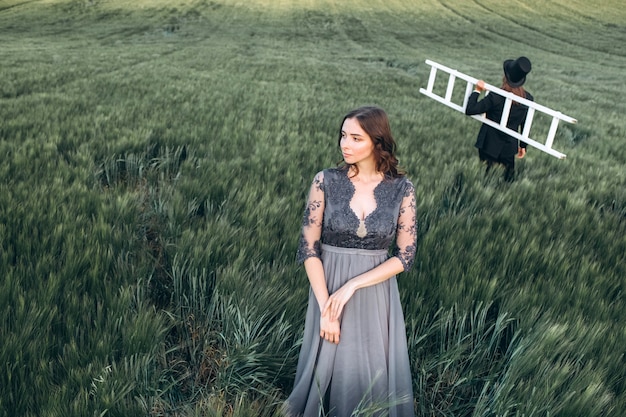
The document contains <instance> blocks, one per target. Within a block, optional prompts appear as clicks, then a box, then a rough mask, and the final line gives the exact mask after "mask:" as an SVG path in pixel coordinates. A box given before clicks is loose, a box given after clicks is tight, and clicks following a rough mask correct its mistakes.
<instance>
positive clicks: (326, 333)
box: [298, 172, 340, 343]
mask: <svg viewBox="0 0 626 417" xmlns="http://www.w3.org/2000/svg"><path fill="white" fill-rule="evenodd" d="M324 207H325V198H324V174H323V172H319V173H318V174H317V175H316V176H315V178H314V180H313V183H312V184H311V189H310V190H309V196H308V200H307V206H306V209H305V211H304V218H303V220H302V234H301V237H300V245H299V247H298V260H299V261H301V262H304V269H305V271H306V275H307V277H308V279H309V283H310V284H311V290H312V291H313V294H314V295H315V299H316V301H317V304H318V306H319V309H320V311H321V310H322V307H323V306H324V305H325V304H326V302H327V301H328V288H327V287H326V277H325V275H324V266H323V264H322V260H321V258H320V256H321V248H320V246H321V244H320V240H321V237H322V225H323V222H324ZM339 334H340V327H339V320H334V321H333V320H330V318H329V317H328V315H326V316H324V315H321V316H320V337H322V338H324V339H326V340H328V341H329V342H331V343H339Z"/></svg>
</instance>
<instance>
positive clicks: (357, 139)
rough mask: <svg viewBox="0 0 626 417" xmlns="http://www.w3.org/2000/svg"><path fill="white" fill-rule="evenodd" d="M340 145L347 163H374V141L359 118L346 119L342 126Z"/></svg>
mask: <svg viewBox="0 0 626 417" xmlns="http://www.w3.org/2000/svg"><path fill="white" fill-rule="evenodd" d="M339 147H340V148H341V153H342V154H343V160H344V161H345V162H346V164H360V163H363V162H372V163H374V162H375V160H374V142H373V141H372V138H370V135H368V134H367V133H366V132H365V131H364V130H363V128H361V125H360V124H359V121H358V120H357V119H346V120H345V121H344V122H343V125H342V126H341V140H340V141H339Z"/></svg>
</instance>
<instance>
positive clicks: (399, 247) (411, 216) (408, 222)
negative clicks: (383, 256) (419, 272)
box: [394, 181, 417, 271]
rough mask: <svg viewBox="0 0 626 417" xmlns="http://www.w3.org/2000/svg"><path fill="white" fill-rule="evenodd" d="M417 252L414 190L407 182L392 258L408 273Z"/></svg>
mask: <svg viewBox="0 0 626 417" xmlns="http://www.w3.org/2000/svg"><path fill="white" fill-rule="evenodd" d="M416 250H417V220H416V215H415V188H414V187H413V184H412V183H411V182H410V181H407V183H406V187H405V190H404V196H403V197H402V203H401V205H400V214H399V215H398V226H397V230H396V249H395V251H394V256H396V257H397V258H398V259H400V262H402V265H404V270H405V271H408V270H409V269H411V266H412V265H413V260H414V259H415V251H416Z"/></svg>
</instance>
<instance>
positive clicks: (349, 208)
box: [346, 172, 385, 223]
mask: <svg viewBox="0 0 626 417" xmlns="http://www.w3.org/2000/svg"><path fill="white" fill-rule="evenodd" d="M346 180H347V181H348V183H349V184H350V187H351V188H352V194H351V195H350V196H349V198H348V199H347V203H346V204H347V205H348V210H350V212H351V213H352V215H353V216H354V218H355V219H356V221H357V222H358V223H361V221H362V222H363V223H365V222H366V221H367V219H368V218H369V217H371V215H372V214H374V213H376V211H377V210H378V208H379V207H380V204H379V202H378V199H377V198H376V192H377V191H378V187H380V185H381V184H382V183H383V182H385V178H383V179H382V180H380V181H379V182H378V184H376V186H375V187H374V189H373V190H372V194H373V195H374V203H375V204H376V207H374V210H372V211H371V212H369V213H368V214H367V215H365V216H364V217H363V218H361V217H360V216H359V215H358V213H357V212H356V211H354V209H353V208H352V206H351V205H350V203H351V202H352V199H353V198H354V195H355V194H356V187H355V185H354V183H353V182H352V180H351V179H350V177H349V176H348V172H346Z"/></svg>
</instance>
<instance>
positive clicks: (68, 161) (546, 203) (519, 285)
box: [0, 0, 626, 417]
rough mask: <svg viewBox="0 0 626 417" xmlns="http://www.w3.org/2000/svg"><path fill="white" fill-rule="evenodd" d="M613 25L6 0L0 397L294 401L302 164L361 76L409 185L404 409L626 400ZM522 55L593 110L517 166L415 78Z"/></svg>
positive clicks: (351, 4)
mask: <svg viewBox="0 0 626 417" xmlns="http://www.w3.org/2000/svg"><path fill="white" fill-rule="evenodd" d="M625 29H626V11H625V9H624V7H623V5H622V4H621V2H620V1H617V0H603V1H600V2H596V4H588V2H584V1H571V0H570V1H565V0H556V1H553V2H548V3H546V2H543V1H539V0H529V1H525V2H521V1H512V0H511V1H505V2H497V1H495V0H474V1H463V0H424V1H412V0H386V1H381V0H372V1H369V0H346V1H342V2H339V1H333V0H318V1H313V0H276V1H270V0H248V1H244V0H210V1H204V0H188V1H179V2H171V1H165V0H137V1H135V2H132V3H130V2H124V1H121V0H32V1H24V0H0V44H1V45H2V46H1V47H0V59H1V62H2V64H0V120H2V122H1V123H0V152H1V154H2V155H3V156H4V163H3V164H2V165H0V178H1V179H2V181H0V220H1V222H0V271H1V272H2V278H0V290H1V291H0V294H1V295H0V314H1V315H2V318H1V319H0V340H1V342H0V365H2V369H1V370H0V417H4V416H7V417H8V416H18V415H19V416H64V417H67V416H86V415H93V416H105V415H107V416H135V415H137V416H139V415H145V416H185V417H190V416H232V417H242V416H255V417H256V416H278V415H280V404H281V402H282V401H284V399H285V398H286V396H287V395H288V394H289V392H290V389H291V385H292V383H293V377H294V374H295V366H296V361H297V354H298V349H299V343H300V338H301V334H302V327H303V323H304V311H305V308H306V300H307V294H308V282H307V279H306V275H305V274H304V271H303V268H302V267H301V266H300V265H298V264H297V263H296V261H295V251H296V247H297V244H298V237H299V228H300V225H301V216H302V213H303V210H304V203H305V198H306V192H307V191H308V187H309V184H310V182H311V180H312V179H313V176H314V175H315V173H316V172H318V171H320V170H322V169H324V168H327V167H332V166H335V165H336V164H337V162H338V161H339V159H340V157H341V155H340V153H339V152H338V150H337V148H336V144H337V142H336V138H337V131H338V128H339V123H340V122H341V119H342V117H343V115H344V114H345V113H346V112H347V111H349V110H350V109H352V108H355V107H357V106H360V105H365V104H376V105H379V106H381V107H383V108H384V109H385V110H386V111H387V113H388V115H389V117H390V121H391V127H392V131H393V134H394V137H395V138H396V141H397V142H398V155H399V158H400V164H401V166H402V167H403V168H404V169H405V170H406V172H407V175H408V176H409V177H410V178H411V180H412V181H413V183H414V184H415V188H416V193H417V203H418V206H417V209H418V222H419V223H418V227H419V238H418V252H417V257H416V260H415V265H414V266H413V268H412V270H411V271H409V272H407V273H403V274H401V275H400V276H399V277H398V282H399V286H400V291H401V297H402V302H403V309H404V314H405V318H406V324H407V335H408V339H409V355H410V359H411V366H412V375H413V388H414V394H415V399H416V401H415V412H416V416H433V417H434V416H455V417H456V416H468V417H469V416H471V417H487V416H502V417H505V416H506V417H511V416H516V417H530V416H555V417H557V416H558V417H577V416H580V417H593V416H598V417H599V416H609V417H613V416H614V417H620V416H623V415H626V380H625V379H624V375H625V371H626V347H625V346H626V327H625V326H624V321H623V320H624V317H625V315H626V304H625V301H624V287H625V285H626V281H625V279H624V278H625V277H626V170H625V169H624V167H625V166H626V119H625V118H624V117H623V115H624V113H625V112H626V104H625V103H624V102H622V101H621V100H619V97H620V96H621V95H623V94H624V93H626V84H625V83H624V74H626V30H625ZM522 55H524V56H527V57H529V58H530V59H531V61H532V65H533V68H532V71H531V73H530V74H529V75H528V79H527V82H526V85H525V87H526V88H527V89H528V90H529V91H530V92H531V93H532V94H533V96H534V97H535V100H536V101H537V102H538V103H539V104H542V105H544V106H547V107H550V108H552V109H554V110H557V111H561V112H562V113H564V114H566V115H568V116H571V117H574V118H575V119H577V120H578V122H577V123H576V124H565V123H561V124H560V125H559V130H558V132H557V135H556V138H555V141H554V145H553V148H554V149H556V150H558V151H561V152H563V153H565V154H566V155H567V157H566V158H565V159H564V160H559V159H556V158H554V157H552V156H549V155H547V154H545V153H543V152H540V151H539V150H537V149H533V148H529V151H528V154H527V156H526V157H525V158H524V159H523V160H520V161H518V162H517V164H516V168H517V178H516V181H514V182H513V183H511V184H508V183H505V182H504V181H503V180H502V178H501V174H502V171H501V170H496V171H495V172H493V173H491V174H490V175H484V167H482V166H481V165H480V163H479V161H478V156H477V152H476V149H475V148H474V146H473V144H474V141H475V138H476V134H477V132H478V129H479V127H480V124H479V123H478V122H476V121H475V120H472V119H471V118H468V117H466V116H464V115H463V114H460V113H458V112H455V111H454V110H452V109H449V108H447V107H445V106H443V105H442V104H439V103H437V102H436V101H434V100H431V99H429V98H427V97H426V96H424V95H422V94H420V93H419V89H420V88H421V87H426V84H427V82H428V76H429V70H430V68H429V66H427V65H426V64H425V61H426V60H427V59H430V60H433V61H436V62H439V63H441V64H443V65H446V66H448V67H451V68H454V69H457V70H459V71H461V72H463V73H466V74H468V75H470V76H473V77H476V78H480V79H483V80H485V81H486V82H488V83H490V84H493V85H500V82H501V77H502V62H503V61H504V60H505V59H514V58H517V57H518V56H522ZM441 83H443V84H441ZM438 88H439V89H445V82H444V81H438ZM463 90H464V87H463V86H461V85H460V84H459V85H457V87H456V89H455V91H457V93H456V94H460V93H458V92H459V91H460V92H462V91H463ZM458 98H460V99H462V96H460V97H458ZM535 123H536V131H535V130H533V132H536V135H533V136H537V137H541V136H542V134H543V133H544V132H547V129H548V127H549V120H547V119H542V118H541V117H539V118H538V119H537V120H536V121H535ZM359 415H362V416H366V415H372V413H371V412H370V413H369V414H368V412H366V411H364V412H363V413H360V414H359Z"/></svg>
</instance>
